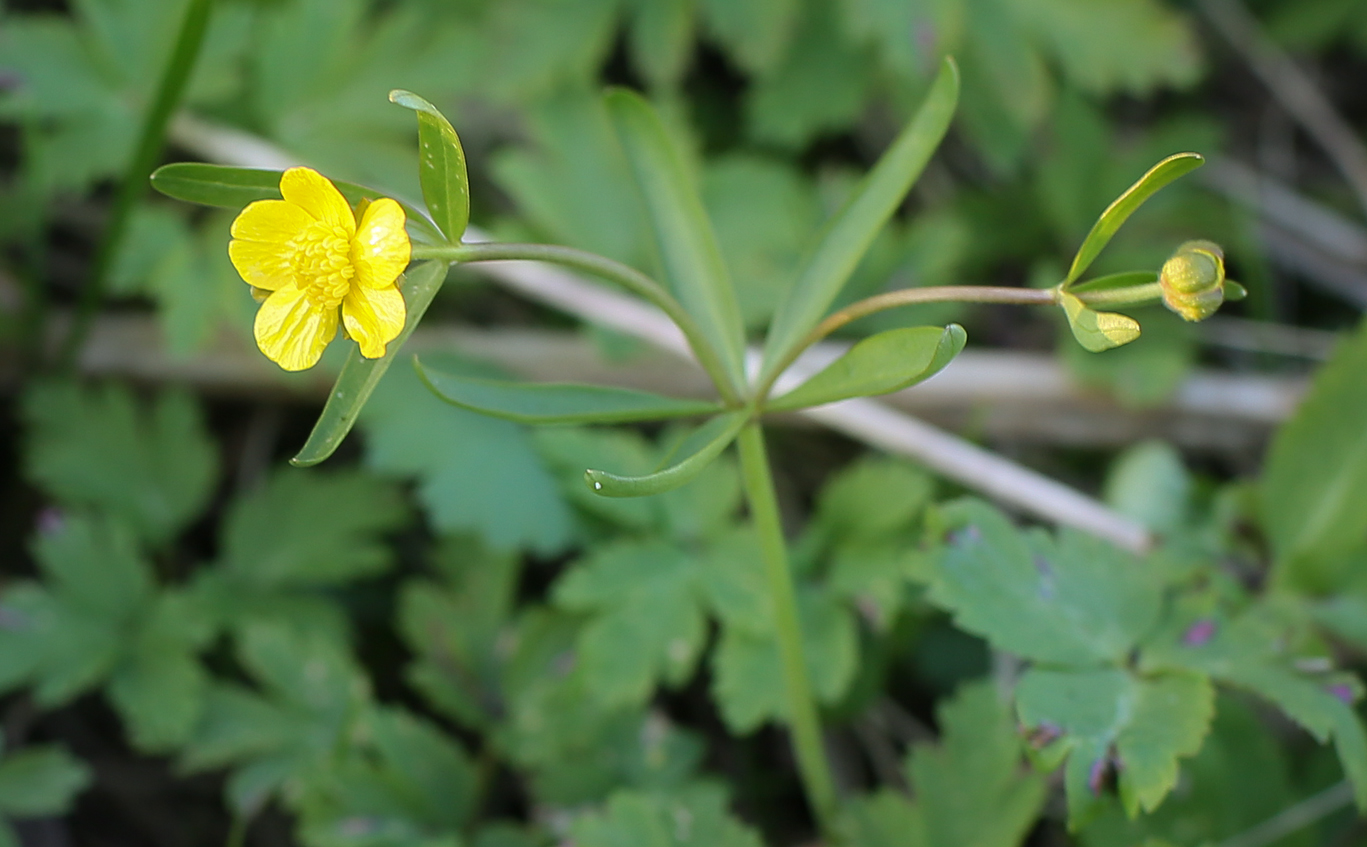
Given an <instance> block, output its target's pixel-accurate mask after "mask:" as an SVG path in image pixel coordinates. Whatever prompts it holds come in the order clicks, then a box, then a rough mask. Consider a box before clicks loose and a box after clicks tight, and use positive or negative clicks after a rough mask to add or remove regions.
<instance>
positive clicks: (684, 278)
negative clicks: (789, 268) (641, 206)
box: [606, 89, 745, 385]
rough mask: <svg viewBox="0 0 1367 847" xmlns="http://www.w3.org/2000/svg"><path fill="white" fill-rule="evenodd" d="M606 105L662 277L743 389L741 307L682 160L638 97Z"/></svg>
mask: <svg viewBox="0 0 1367 847" xmlns="http://www.w3.org/2000/svg"><path fill="white" fill-rule="evenodd" d="M606 105H607V109H608V113H609V114H610V115H611V116H612V120H613V123H614V125H615V126H616V128H617V132H618V135H619V136H620V137H621V139H622V145H623V147H624V148H625V149H626V153H627V158H628V159H629V160H630V161H631V168H632V172H633V173H634V174H635V176H636V183H637V185H638V186H640V189H641V193H642V195H643V196H644V198H645V201H646V208H647V209H648V210H649V212H650V218H651V223H652V225H653V229H654V231H655V240H656V243H657V245H658V247H659V251H660V258H661V260H662V261H663V262H664V268H665V275H666V277H667V278H668V280H669V283H670V285H671V286H673V288H674V293H675V295H676V296H677V297H678V298H679V301H680V302H681V303H683V305H684V308H685V309H687V310H688V312H689V313H690V314H691V315H693V317H694V318H696V319H697V321H698V323H700V324H702V329H703V333H704V334H705V335H706V336H707V338H708V340H709V341H710V342H711V343H712V346H713V347H715V348H716V350H717V352H718V354H719V355H720V356H721V358H722V360H723V362H724V363H725V365H726V369H727V372H728V373H729V374H730V375H731V378H732V380H733V381H735V383H736V384H737V385H739V384H742V383H743V381H744V371H743V368H742V365H741V353H742V349H743V347H744V344H745V332H744V327H743V326H742V324H741V318H740V307H739V306H738V305H737V304H736V293H735V290H734V289H733V288H732V287H731V279H730V276H729V275H728V273H727V271H726V263H725V262H724V261H723V259H722V255H721V248H720V247H719V246H718V245H717V237H716V234H715V233H714V232H713V231H712V223H711V221H709V220H708V218H707V213H706V212H705V211H704V209H703V204H702V198H701V197H700V196H699V195H698V190H697V186H696V184H695V180H694V179H693V177H692V174H691V173H689V170H688V167H687V165H686V163H685V161H684V157H683V154H682V153H681V152H680V151H679V150H678V148H677V147H676V146H675V145H674V143H673V142H672V140H671V139H670V137H669V132H668V130H666V128H665V125H664V122H663V121H661V120H660V116H659V115H658V114H656V113H655V110H654V109H652V108H651V106H650V104H649V103H647V102H646V101H645V99H643V98H642V97H641V96H640V95H638V94H636V93H634V92H631V91H627V90H624V89H614V90H612V91H610V92H608V94H607V97H606Z"/></svg>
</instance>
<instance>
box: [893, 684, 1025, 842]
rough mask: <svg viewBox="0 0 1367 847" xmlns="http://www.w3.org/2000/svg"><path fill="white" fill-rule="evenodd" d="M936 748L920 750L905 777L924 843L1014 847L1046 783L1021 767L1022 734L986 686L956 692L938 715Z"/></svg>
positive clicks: (928, 746)
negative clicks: (919, 816) (920, 820)
mask: <svg viewBox="0 0 1367 847" xmlns="http://www.w3.org/2000/svg"><path fill="white" fill-rule="evenodd" d="M937 717H938V718H939V725H940V730H941V736H940V743H939V744H937V745H932V744H918V745H916V746H915V747H913V748H912V750H911V753H910V755H909V756H908V758H907V765H906V767H907V777H908V781H909V782H910V784H911V786H912V788H913V790H914V791H915V793H916V794H915V796H916V805H917V806H918V807H920V809H921V812H922V817H923V819H924V826H925V832H926V842H927V843H928V844H933V845H935V847H1016V845H1019V844H1020V843H1021V842H1022V841H1024V839H1025V836H1026V835H1027V834H1028V833H1029V832H1030V830H1031V828H1032V827H1033V826H1034V824H1035V820H1036V818H1038V817H1039V814H1040V812H1041V811H1042V809H1043V807H1044V801H1045V798H1046V796H1047V794H1048V790H1047V786H1046V784H1045V781H1044V778H1043V777H1042V776H1040V775H1037V774H1034V773H1030V772H1028V771H1025V770H1024V769H1023V768H1022V753H1023V750H1022V747H1021V739H1020V733H1019V732H1018V730H1017V726H1016V721H1015V719H1014V717H1013V716H1012V714H1011V710H1010V709H1009V708H1008V707H1007V705H1006V704H1005V703H1004V702H1002V700H1001V698H1000V697H999V696H998V694H997V690H996V686H995V685H993V684H992V683H991V682H978V683H973V684H970V685H966V686H964V687H962V688H960V689H959V691H958V692H957V693H956V694H955V695H954V697H953V698H952V699H950V700H948V701H947V702H945V703H944V704H943V705H941V706H940V707H939V709H938V710H937Z"/></svg>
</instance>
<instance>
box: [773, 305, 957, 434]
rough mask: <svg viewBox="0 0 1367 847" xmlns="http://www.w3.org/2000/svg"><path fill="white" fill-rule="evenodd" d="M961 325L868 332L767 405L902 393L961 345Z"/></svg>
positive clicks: (784, 407) (800, 405)
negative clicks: (800, 383) (810, 375)
mask: <svg viewBox="0 0 1367 847" xmlns="http://www.w3.org/2000/svg"><path fill="white" fill-rule="evenodd" d="M966 338H967V336H966V335H965V334H964V328H963V327H961V326H959V325H958V324H950V325H949V326H947V327H945V328H944V329H941V328H940V327H938V326H918V327H903V328H901V329H890V330H888V331H886V332H880V333H878V334H877V335H872V336H870V337H868V338H865V339H864V340H862V341H860V342H859V343H858V344H855V345H854V346H853V347H851V348H850V349H849V350H848V351H846V353H845V355H843V356H841V357H840V358H839V359H836V360H835V361H834V362H831V363H830V364H829V365H827V366H826V367H825V368H824V369H823V370H822V371H821V372H820V373H818V374H817V375H816V376H813V377H812V378H811V379H809V380H807V381H806V382H804V383H803V384H802V385H800V386H798V387H797V388H795V389H793V390H792V391H790V392H788V393H787V394H785V395H783V396H782V397H780V398H778V399H777V400H775V401H774V402H772V403H769V404H768V405H767V406H766V408H767V409H768V410H769V411H774V412H787V411H792V410H793V409H804V408H806V407H808V406H821V405H824V404H826V403H834V402H835V401H837V400H845V399H847V398H850V397H867V396H869V395H873V394H887V393H888V392H891V391H900V390H901V389H903V388H906V387H908V386H910V385H915V384H916V383H918V382H921V381H923V380H926V379H929V378H930V377H932V376H934V375H935V374H937V373H939V372H940V371H941V370H943V369H944V367H945V365H947V364H949V362H950V360H951V359H953V358H954V357H955V356H957V355H959V351H960V350H962V349H964V340H965V339H966Z"/></svg>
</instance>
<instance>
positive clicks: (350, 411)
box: [290, 262, 447, 468]
mask: <svg viewBox="0 0 1367 847" xmlns="http://www.w3.org/2000/svg"><path fill="white" fill-rule="evenodd" d="M446 271H447V265H446V263H444V262H425V263H423V264H420V265H418V266H417V267H415V268H413V269H411V270H409V271H408V272H406V273H405V274H404V275H403V277H401V278H400V289H399V290H400V291H401V292H402V293H403V299H404V306H405V308H406V309H407V314H406V316H405V318H404V325H403V330H402V331H401V332H400V333H399V336H398V337H397V338H395V339H394V340H393V341H391V342H389V345H388V346H387V348H386V350H385V354H384V355H383V356H381V357H380V358H378V359H367V358H366V357H365V356H362V355H361V349H360V347H352V348H351V350H350V351H349V352H348V353H347V360H346V364H344V365H342V372H341V373H340V374H338V375H337V382H336V383H334V384H333V386H332V393H331V394H329V395H328V399H327V403H326V404H325V405H324V406H323V412H322V414H320V415H319V416H318V422H317V423H315V424H314V425H313V431H312V432H310V433H309V438H308V441H306V442H304V446H303V447H301V448H299V452H298V454H296V455H295V457H294V458H293V459H290V464H292V465H294V466H295V467H300V468H307V467H312V466H313V465H316V464H318V463H319V462H321V461H323V460H324V459H326V458H327V457H328V456H331V455H332V454H333V453H334V452H335V451H336V450H337V447H338V445H340V444H341V443H342V439H343V438H346V436H347V433H348V432H351V427H352V426H354V425H355V423H356V420H357V418H359V417H360V415H361V410H362V409H364V408H365V404H366V402H367V401H368V400H369V399H370V395H371V394H372V393H373V392H374V391H375V387H376V386H377V385H379V384H380V379H381V378H382V377H383V376H384V375H385V372H386V371H388V370H389V366H390V365H392V364H393V363H394V360H395V359H396V358H398V356H399V352H400V351H401V350H402V349H403V345H404V343H405V342H406V341H408V336H410V335H412V334H413V330H415V329H417V327H418V322H419V321H421V320H422V316H423V315H424V314H426V313H427V307H428V306H430V305H432V298H434V297H436V296H437V292H438V291H440V290H441V286H442V283H444V282H445V281H446Z"/></svg>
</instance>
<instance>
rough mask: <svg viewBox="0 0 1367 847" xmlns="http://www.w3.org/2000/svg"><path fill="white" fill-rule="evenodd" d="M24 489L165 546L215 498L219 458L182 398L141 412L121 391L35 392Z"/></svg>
mask: <svg viewBox="0 0 1367 847" xmlns="http://www.w3.org/2000/svg"><path fill="white" fill-rule="evenodd" d="M23 416H24V420H25V423H26V424H27V427H28V449H27V451H26V453H25V459H26V472H27V475H28V477H29V479H31V480H33V481H34V482H35V483H37V484H38V485H40V486H42V487H43V488H45V489H47V490H48V491H49V492H50V493H51V494H53V495H54V496H55V497H57V498H58V499H59V500H61V501H64V502H65V503H67V504H70V505H76V506H90V507H95V508H99V509H102V510H105V511H106V512H107V513H109V514H112V515H117V516H119V517H121V518H123V519H124V520H126V521H127V522H128V524H129V526H131V527H133V528H134V529H136V530H137V532H138V534H139V535H141V536H142V537H143V538H145V539H146V540H148V541H150V542H153V543H156V544H160V543H164V542H166V541H168V540H169V539H170V538H171V537H172V536H173V535H174V534H175V533H176V532H178V531H179V530H180V529H181V528H182V527H183V526H185V524H186V523H188V522H189V521H190V520H192V519H194V518H195V517H196V516H198V515H199V513H200V511H201V510H202V509H203V508H204V506H205V504H206V503H207V502H208V498H209V495H210V494H211V493H212V491H213V486H214V482H215V478H216V477H217V471H218V467H217V466H218V455H217V450H216V448H215V446H214V443H213V441H212V440H211V439H210V438H209V435H208V433H207V432H206V431H205V428H204V424H203V421H202V420H201V417H200V412H199V408H198V407H197V405H196V404H195V402H194V401H193V400H192V399H190V397H189V396H188V395H185V394H181V393H176V392H167V393H163V394H161V395H160V396H159V397H158V398H157V400H156V401H155V403H153V404H152V406H151V408H139V407H138V405H137V404H136V403H134V401H133V397H132V395H131V394H130V393H129V392H128V391H127V390H126V389H123V388H119V387H116V386H113V385H107V386H104V387H102V388H92V389H83V388H81V387H80V386H78V385H76V384H74V383H70V382H40V383H37V384H35V385H34V386H33V387H31V388H30V389H29V390H28V392H27V393H26V394H25V396H24V399H23Z"/></svg>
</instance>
